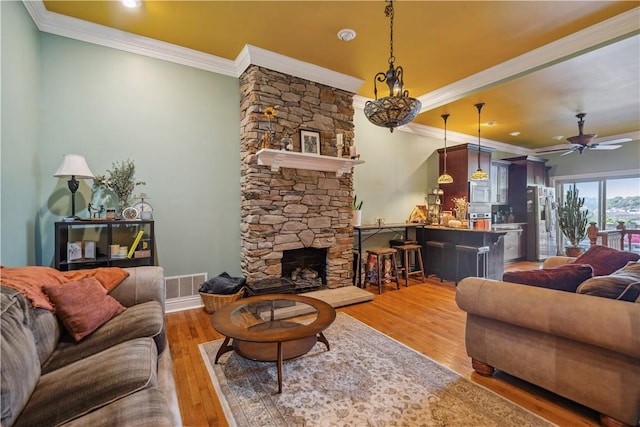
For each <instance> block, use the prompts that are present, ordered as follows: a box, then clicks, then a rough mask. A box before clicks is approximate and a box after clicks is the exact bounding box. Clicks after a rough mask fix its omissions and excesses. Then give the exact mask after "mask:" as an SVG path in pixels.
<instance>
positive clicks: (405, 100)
mask: <svg viewBox="0 0 640 427" xmlns="http://www.w3.org/2000/svg"><path fill="white" fill-rule="evenodd" d="M387 2H388V3H389V4H388V5H387V6H386V7H385V8H384V13H385V15H386V16H387V17H389V18H390V21H391V23H390V28H391V30H390V33H389V34H390V36H389V46H390V53H389V69H388V70H387V71H386V73H385V72H379V73H378V74H376V75H375V77H374V81H373V94H374V96H375V100H374V101H367V102H366V103H365V105H364V114H365V116H367V119H369V121H370V122H371V123H373V124H374V125H376V126H381V127H386V128H389V130H390V131H391V132H393V129H394V128H396V127H398V126H402V125H406V124H407V123H409V122H410V121H411V120H413V119H415V118H416V116H417V115H418V113H419V112H420V108H422V103H421V102H420V101H418V100H417V99H415V98H411V97H409V91H408V90H404V80H403V70H402V67H401V66H399V65H398V66H397V67H396V66H395V65H394V62H395V57H394V56H393V0H387ZM377 82H380V83H384V82H386V83H387V86H389V96H385V97H384V98H380V99H378V86H377Z"/></svg>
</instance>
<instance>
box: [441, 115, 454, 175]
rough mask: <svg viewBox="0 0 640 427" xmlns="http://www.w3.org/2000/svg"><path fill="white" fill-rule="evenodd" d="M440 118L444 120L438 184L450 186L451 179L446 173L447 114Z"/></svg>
mask: <svg viewBox="0 0 640 427" xmlns="http://www.w3.org/2000/svg"><path fill="white" fill-rule="evenodd" d="M440 117H442V120H444V171H443V173H442V175H440V176H439V177H438V184H451V183H452V182H453V177H452V176H451V175H449V174H448V173H447V119H448V118H449V114H443V115H441V116H440Z"/></svg>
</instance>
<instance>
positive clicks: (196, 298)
mask: <svg viewBox="0 0 640 427" xmlns="http://www.w3.org/2000/svg"><path fill="white" fill-rule="evenodd" d="M203 306H204V304H203V303H202V298H200V295H191V296H188V297H182V298H172V299H169V300H167V301H165V304H164V311H165V312H166V313H173V312H176V311H184V310H191V309H193V308H200V307H203Z"/></svg>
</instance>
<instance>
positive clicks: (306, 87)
mask: <svg viewBox="0 0 640 427" xmlns="http://www.w3.org/2000/svg"><path fill="white" fill-rule="evenodd" d="M240 93H241V99H240V114H241V121H240V125H241V132H240V144H241V145H240V157H241V162H242V163H241V215H242V221H241V239H242V246H241V251H242V254H241V265H242V271H243V274H244V275H245V277H247V279H248V280H249V281H255V280H259V279H263V278H273V277H281V274H282V264H281V259H282V254H283V251H285V250H289V249H299V248H305V247H311V248H327V286H328V287H329V288H336V287H341V286H349V285H351V283H352V282H351V277H352V260H353V252H352V251H353V228H352V226H351V215H352V212H351V211H352V209H351V208H352V203H353V194H352V193H353V178H352V174H350V173H347V174H344V175H343V176H341V177H336V175H335V173H333V172H321V171H314V170H303V169H289V168H281V169H280V170H279V171H278V172H272V171H271V169H270V168H269V167H268V166H261V165H258V163H257V157H256V155H255V153H256V152H257V151H258V150H259V144H260V138H261V137H262V135H263V133H264V132H265V131H266V130H268V127H269V121H268V119H267V118H266V117H265V116H264V114H263V112H264V109H265V108H267V107H270V106H272V107H275V109H276V114H277V115H276V118H275V120H272V123H271V127H272V130H273V131H274V132H275V142H276V144H274V145H273V146H272V147H270V148H273V149H280V139H281V138H283V137H285V136H288V137H290V138H292V140H293V146H294V149H293V151H298V152H299V151H300V132H299V131H300V129H305V130H315V131H318V132H320V153H321V154H322V155H326V156H336V154H337V150H336V134H337V133H343V134H344V135H345V137H346V138H348V139H349V140H352V139H353V136H354V134H353V130H354V125H353V115H354V110H353V94H352V93H349V92H345V91H343V90H340V89H335V88H331V87H328V86H325V85H322V84H319V83H315V82H311V81H308V80H304V79H300V78H297V77H293V76H289V75H286V74H282V73H279V72H275V71H271V70H268V69H265V68H262V67H258V66H255V65H252V66H250V67H249V68H247V70H246V71H245V72H244V73H243V74H242V75H241V76H240Z"/></svg>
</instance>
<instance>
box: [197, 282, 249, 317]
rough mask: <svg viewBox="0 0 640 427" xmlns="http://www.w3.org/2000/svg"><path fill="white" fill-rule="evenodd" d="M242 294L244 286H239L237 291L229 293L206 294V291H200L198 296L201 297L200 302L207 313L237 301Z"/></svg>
mask: <svg viewBox="0 0 640 427" xmlns="http://www.w3.org/2000/svg"><path fill="white" fill-rule="evenodd" d="M243 296H244V287H242V288H240V290H239V291H238V292H237V293H235V294H231V295H219V294H208V293H206V292H200V297H201V298H202V302H203V303H204V310H205V311H206V312H207V313H213V312H214V311H216V310H217V309H219V308H222V307H224V306H225V305H227V304H230V303H232V302H234V301H238V300H239V299H240V298H242V297H243Z"/></svg>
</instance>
